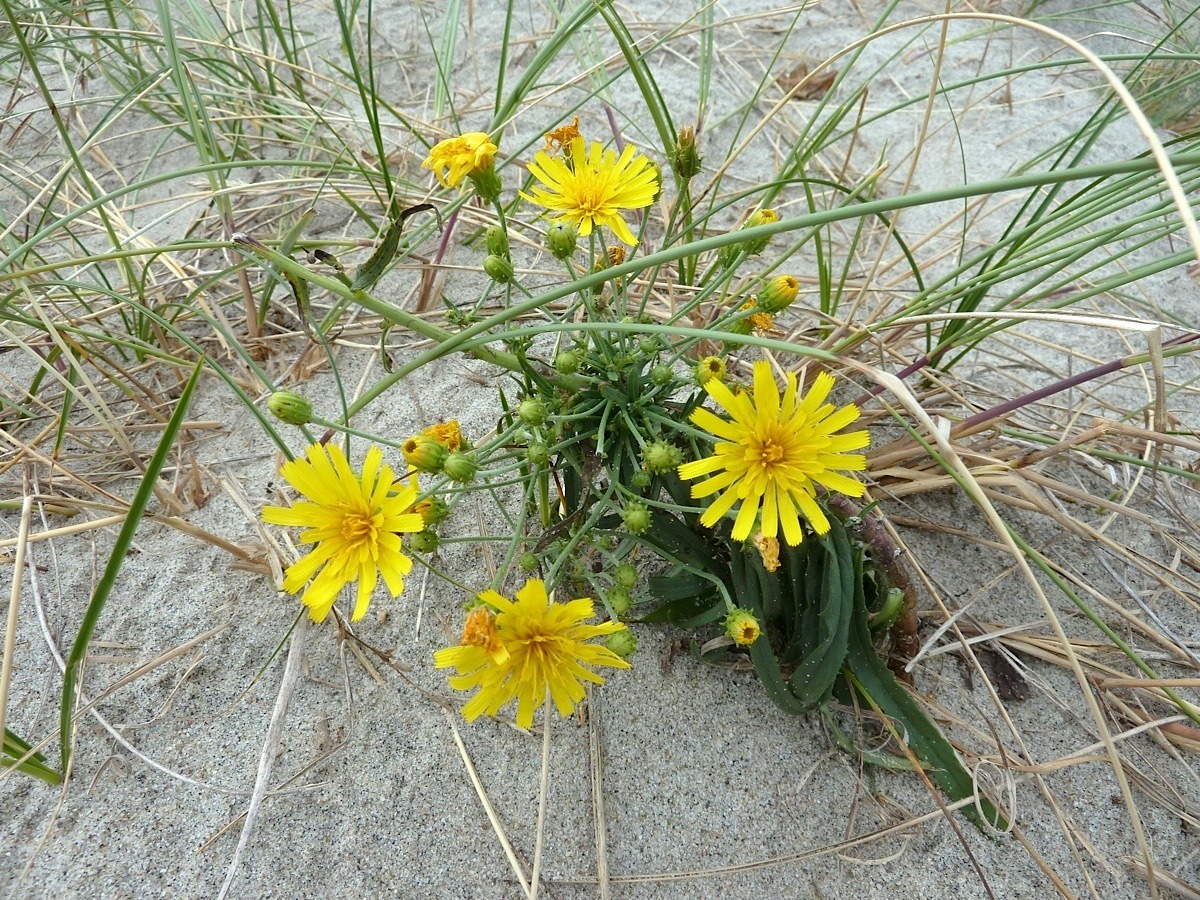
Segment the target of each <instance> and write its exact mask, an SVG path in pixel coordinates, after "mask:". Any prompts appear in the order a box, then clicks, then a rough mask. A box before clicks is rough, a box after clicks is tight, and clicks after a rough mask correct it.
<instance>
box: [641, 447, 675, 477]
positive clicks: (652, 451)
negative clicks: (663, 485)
mask: <svg viewBox="0 0 1200 900" xmlns="http://www.w3.org/2000/svg"><path fill="white" fill-rule="evenodd" d="M642 465H643V466H645V468H646V471H647V472H655V473H660V474H661V473H663V472H670V471H673V470H674V469H677V468H679V467H680V466H681V465H683V451H682V450H680V449H679V448H678V447H676V446H675V445H674V444H669V443H667V442H666V441H655V442H654V443H652V444H647V445H646V449H645V450H643V451H642Z"/></svg>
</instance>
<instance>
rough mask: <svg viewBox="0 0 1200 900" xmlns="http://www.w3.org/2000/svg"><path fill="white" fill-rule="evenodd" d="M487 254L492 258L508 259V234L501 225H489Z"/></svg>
mask: <svg viewBox="0 0 1200 900" xmlns="http://www.w3.org/2000/svg"><path fill="white" fill-rule="evenodd" d="M486 235H487V237H486V243H487V252H488V254H489V255H490V256H503V257H505V258H507V257H508V233H507V232H506V231H505V230H504V229H503V228H502V227H501V226H499V225H489V226H488V229H487V232H486Z"/></svg>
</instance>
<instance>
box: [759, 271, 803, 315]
mask: <svg viewBox="0 0 1200 900" xmlns="http://www.w3.org/2000/svg"><path fill="white" fill-rule="evenodd" d="M799 292H800V281H799V280H798V279H797V278H796V276H795V275H776V276H775V277H774V278H772V279H771V280H770V281H768V282H767V284H766V286H765V287H764V288H763V289H762V290H761V291H759V292H758V299H757V304H758V308H759V309H761V310H762V311H763V312H765V313H771V314H772V315H774V314H775V313H778V312H782V311H783V310H785V309H787V308H788V307H789V306H790V305H791V304H792V301H793V300H795V299H796V295H797V294H798V293H799Z"/></svg>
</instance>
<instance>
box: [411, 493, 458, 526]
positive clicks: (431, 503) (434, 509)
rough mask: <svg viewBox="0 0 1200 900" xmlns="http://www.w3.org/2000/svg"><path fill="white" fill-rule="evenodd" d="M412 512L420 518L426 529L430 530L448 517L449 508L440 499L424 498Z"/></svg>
mask: <svg viewBox="0 0 1200 900" xmlns="http://www.w3.org/2000/svg"><path fill="white" fill-rule="evenodd" d="M412 511H413V512H415V513H416V514H417V515H419V516H420V517H421V519H422V521H424V523H425V527H426V528H432V527H433V526H434V525H437V524H438V523H439V522H444V521H446V519H447V518H449V516H450V506H449V504H447V503H446V501H445V500H443V499H442V498H441V497H426V498H425V499H424V500H421V501H419V502H418V503H417V504H416V506H414V507H413V508H412Z"/></svg>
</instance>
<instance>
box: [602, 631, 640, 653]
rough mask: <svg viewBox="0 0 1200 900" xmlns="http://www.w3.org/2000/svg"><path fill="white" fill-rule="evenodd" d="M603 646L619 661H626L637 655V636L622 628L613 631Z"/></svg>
mask: <svg viewBox="0 0 1200 900" xmlns="http://www.w3.org/2000/svg"><path fill="white" fill-rule="evenodd" d="M604 646H605V647H607V648H608V649H609V650H611V651H612V652H613V653H615V654H617V656H619V657H621V659H624V660H628V659H631V658H632V657H633V654H635V653H637V647H638V639H637V635H636V634H634V633H633V632H632V631H630V630H629V629H628V628H623V629H621V630H620V631H614V632H613V633H612V634H610V635H609V636H608V639H607V640H605V642H604Z"/></svg>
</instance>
